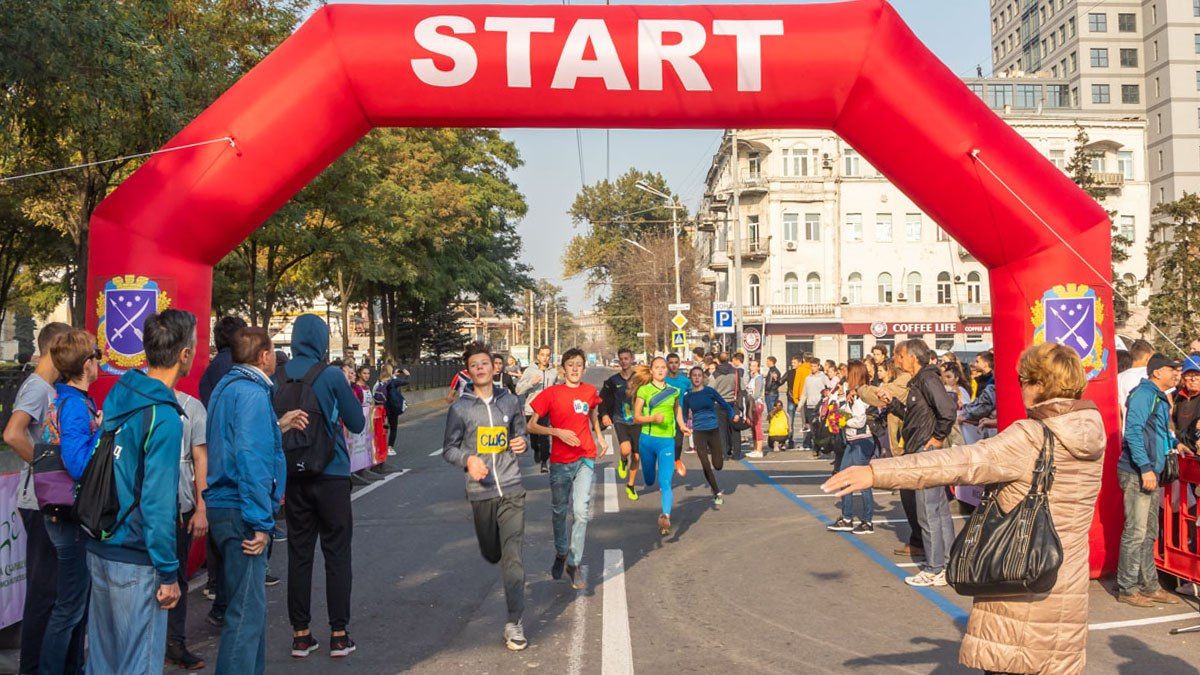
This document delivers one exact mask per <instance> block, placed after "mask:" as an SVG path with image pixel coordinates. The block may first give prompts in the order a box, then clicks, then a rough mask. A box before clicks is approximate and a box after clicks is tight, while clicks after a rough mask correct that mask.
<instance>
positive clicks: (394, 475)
mask: <svg viewBox="0 0 1200 675" xmlns="http://www.w3.org/2000/svg"><path fill="white" fill-rule="evenodd" d="M409 471H412V469H400V470H399V471H397V472H396V473H391V474H388V476H387V477H386V478H384V479H383V480H381V481H379V482H378V483H371V484H370V485H368V486H366V487H365V488H363V489H361V490H359V491H358V492H355V493H354V494H352V495H350V501H354V500H355V499H358V498H359V497H361V496H363V495H365V494H367V493H368V492H371V491H372V490H374V489H375V488H377V487H379V486H381V485H383V484H385V483H388V482H390V481H392V480H394V479H396V478H399V477H400V476H403V475H404V474H406V473H408V472H409Z"/></svg>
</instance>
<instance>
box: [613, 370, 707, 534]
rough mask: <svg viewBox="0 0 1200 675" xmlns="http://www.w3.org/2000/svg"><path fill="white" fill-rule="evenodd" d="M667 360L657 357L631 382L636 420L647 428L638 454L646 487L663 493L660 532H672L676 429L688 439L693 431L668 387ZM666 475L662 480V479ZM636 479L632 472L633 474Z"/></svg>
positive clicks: (659, 521)
mask: <svg viewBox="0 0 1200 675" xmlns="http://www.w3.org/2000/svg"><path fill="white" fill-rule="evenodd" d="M666 378H667V360H666V359H664V358H662V357H661V356H659V357H655V358H654V360H653V361H651V362H650V366H649V367H646V366H641V367H639V368H638V369H637V372H636V373H634V376H633V377H632V378H631V379H630V380H629V390H628V392H627V394H628V396H629V397H630V398H632V399H633V421H634V422H636V423H638V424H642V425H645V426H643V427H642V431H641V437H640V438H639V439H638V454H639V455H641V463H642V465H643V466H644V467H645V474H644V476H643V479H642V480H643V481H644V482H645V484H646V486H647V487H649V486H651V485H654V483H655V482H656V481H657V482H658V483H659V491H660V492H661V494H662V514H661V515H659V516H658V532H659V534H661V535H663V536H666V535H668V534H670V533H671V479H672V478H673V477H674V473H675V471H674V468H675V467H674V459H675V428H676V425H677V424H678V426H679V428H681V429H683V433H684V435H685V436H691V435H692V430H691V429H690V428H689V427H688V425H687V424H686V423H685V422H684V421H683V412H682V411H681V410H680V408H679V396H680V394H681V393H682V392H680V391H679V390H678V389H676V388H675V387H672V386H671V385H669V384H667V379H666ZM659 474H661V475H662V478H661V480H659V479H658V477H659ZM630 475H631V476H632V473H631V474H630Z"/></svg>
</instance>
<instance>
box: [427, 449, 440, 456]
mask: <svg viewBox="0 0 1200 675" xmlns="http://www.w3.org/2000/svg"><path fill="white" fill-rule="evenodd" d="M440 454H442V449H441V448H438V449H437V450H434V451H433V452H431V453H429V456H430V457H437V456H438V455H440Z"/></svg>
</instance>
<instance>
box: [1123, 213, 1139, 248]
mask: <svg viewBox="0 0 1200 675" xmlns="http://www.w3.org/2000/svg"><path fill="white" fill-rule="evenodd" d="M1134 222H1135V221H1134V217H1133V216H1121V236H1122V237H1125V238H1126V239H1128V240H1129V241H1131V242H1136V241H1137V229H1136V227H1135V225H1134Z"/></svg>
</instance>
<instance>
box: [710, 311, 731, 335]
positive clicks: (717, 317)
mask: <svg viewBox="0 0 1200 675" xmlns="http://www.w3.org/2000/svg"><path fill="white" fill-rule="evenodd" d="M733 324H734V321H733V310H732V309H714V310H713V332H714V333H733V332H734V331H735V328H734V325H733Z"/></svg>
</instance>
